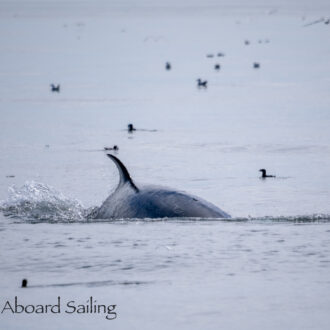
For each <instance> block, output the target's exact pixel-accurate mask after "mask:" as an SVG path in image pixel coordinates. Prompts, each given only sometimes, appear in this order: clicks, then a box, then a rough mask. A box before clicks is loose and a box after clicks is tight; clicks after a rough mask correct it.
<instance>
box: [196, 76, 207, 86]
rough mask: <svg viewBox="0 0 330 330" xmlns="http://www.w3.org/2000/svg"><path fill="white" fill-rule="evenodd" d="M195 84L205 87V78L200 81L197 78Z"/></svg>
mask: <svg viewBox="0 0 330 330" xmlns="http://www.w3.org/2000/svg"><path fill="white" fill-rule="evenodd" d="M197 86H198V87H204V88H206V87H207V80H204V81H202V80H201V79H199V78H198V79H197Z"/></svg>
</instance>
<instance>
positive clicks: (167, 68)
mask: <svg viewBox="0 0 330 330" xmlns="http://www.w3.org/2000/svg"><path fill="white" fill-rule="evenodd" d="M171 68H172V66H171V63H170V62H166V65H165V69H166V70H171Z"/></svg>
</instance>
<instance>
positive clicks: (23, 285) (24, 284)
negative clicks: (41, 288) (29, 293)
mask: <svg viewBox="0 0 330 330" xmlns="http://www.w3.org/2000/svg"><path fill="white" fill-rule="evenodd" d="M26 287H27V279H25V278H24V279H23V280H22V288H26Z"/></svg>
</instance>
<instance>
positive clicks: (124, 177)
mask: <svg viewBox="0 0 330 330" xmlns="http://www.w3.org/2000/svg"><path fill="white" fill-rule="evenodd" d="M107 156H108V157H109V158H110V159H112V160H113V161H114V163H115V164H116V166H117V168H118V171H119V176H120V179H119V184H118V187H121V186H123V185H124V184H126V183H128V184H129V185H130V186H131V187H132V188H133V189H134V190H135V191H136V192H139V189H138V187H137V186H136V185H135V184H134V182H133V180H132V179H131V177H130V175H129V173H128V171H127V169H126V167H125V165H124V164H123V163H122V162H121V161H120V160H119V159H118V158H117V157H115V156H113V155H110V154H107Z"/></svg>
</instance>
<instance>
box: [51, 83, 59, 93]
mask: <svg viewBox="0 0 330 330" xmlns="http://www.w3.org/2000/svg"><path fill="white" fill-rule="evenodd" d="M50 88H51V91H52V92H57V93H59V92H60V85H59V84H58V85H57V86H55V85H54V84H51V85H50Z"/></svg>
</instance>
